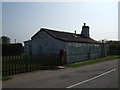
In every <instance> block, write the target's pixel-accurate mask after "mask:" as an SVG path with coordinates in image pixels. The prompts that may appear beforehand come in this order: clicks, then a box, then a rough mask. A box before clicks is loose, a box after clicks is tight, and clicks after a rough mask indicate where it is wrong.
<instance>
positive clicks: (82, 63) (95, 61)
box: [65, 55, 120, 68]
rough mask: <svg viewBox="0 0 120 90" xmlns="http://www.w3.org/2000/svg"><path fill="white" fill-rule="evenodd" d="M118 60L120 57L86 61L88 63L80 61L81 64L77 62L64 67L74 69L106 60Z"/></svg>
mask: <svg viewBox="0 0 120 90" xmlns="http://www.w3.org/2000/svg"><path fill="white" fill-rule="evenodd" d="M118 58H120V55H115V56H107V57H103V58H97V59H92V60H88V61H87V60H86V61H81V62H77V63H72V64H67V65H65V66H66V67H72V68H74V67H79V66H83V65H88V64H93V63H98V62H102V61H107V60H115V59H118Z"/></svg>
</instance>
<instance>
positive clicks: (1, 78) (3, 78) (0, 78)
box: [0, 76, 12, 81]
mask: <svg viewBox="0 0 120 90" xmlns="http://www.w3.org/2000/svg"><path fill="white" fill-rule="evenodd" d="M10 79H12V78H11V77H9V76H0V80H2V81H6V80H10Z"/></svg>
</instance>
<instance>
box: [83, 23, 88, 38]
mask: <svg viewBox="0 0 120 90" xmlns="http://www.w3.org/2000/svg"><path fill="white" fill-rule="evenodd" d="M81 35H83V36H84V37H86V38H89V37H90V35H89V26H86V23H84V26H82V31H81Z"/></svg>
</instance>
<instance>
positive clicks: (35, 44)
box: [24, 23, 108, 63]
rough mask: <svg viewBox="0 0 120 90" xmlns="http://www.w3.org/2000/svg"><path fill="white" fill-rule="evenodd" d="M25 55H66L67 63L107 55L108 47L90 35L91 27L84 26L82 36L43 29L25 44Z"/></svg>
mask: <svg viewBox="0 0 120 90" xmlns="http://www.w3.org/2000/svg"><path fill="white" fill-rule="evenodd" d="M24 44H25V46H24V53H25V55H28V56H32V55H39V54H56V55H59V54H60V52H61V51H62V53H65V55H66V63H72V62H78V61H82V60H88V59H94V58H98V57H102V56H106V55H107V50H108V49H107V45H106V44H105V43H100V42H98V41H96V40H94V39H92V38H90V35H89V26H86V24H85V23H84V26H82V31H81V34H77V33H76V31H75V33H69V32H63V31H57V30H50V29H46V28H41V29H40V30H39V31H38V32H37V33H36V34H35V35H33V36H32V37H31V40H29V41H25V42H24Z"/></svg>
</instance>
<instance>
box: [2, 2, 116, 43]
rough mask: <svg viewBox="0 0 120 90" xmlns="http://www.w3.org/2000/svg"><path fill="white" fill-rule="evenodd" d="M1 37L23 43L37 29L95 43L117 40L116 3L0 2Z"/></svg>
mask: <svg viewBox="0 0 120 90" xmlns="http://www.w3.org/2000/svg"><path fill="white" fill-rule="evenodd" d="M1 6H2V35H4V36H8V37H9V38H10V39H11V42H12V43H13V42H15V39H16V41H17V42H20V43H23V42H24V41H26V40H30V39H31V37H32V36H33V35H34V34H35V33H36V32H38V31H39V30H40V28H48V29H54V30H58V31H65V32H72V33H74V31H75V30H76V32H77V33H78V34H80V33H81V30H82V26H83V23H86V25H88V26H89V27H90V37H91V38H93V39H95V40H102V39H106V40H118V2H114V1H113V2H109V1H108V2H2V3H0V7H1Z"/></svg>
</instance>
